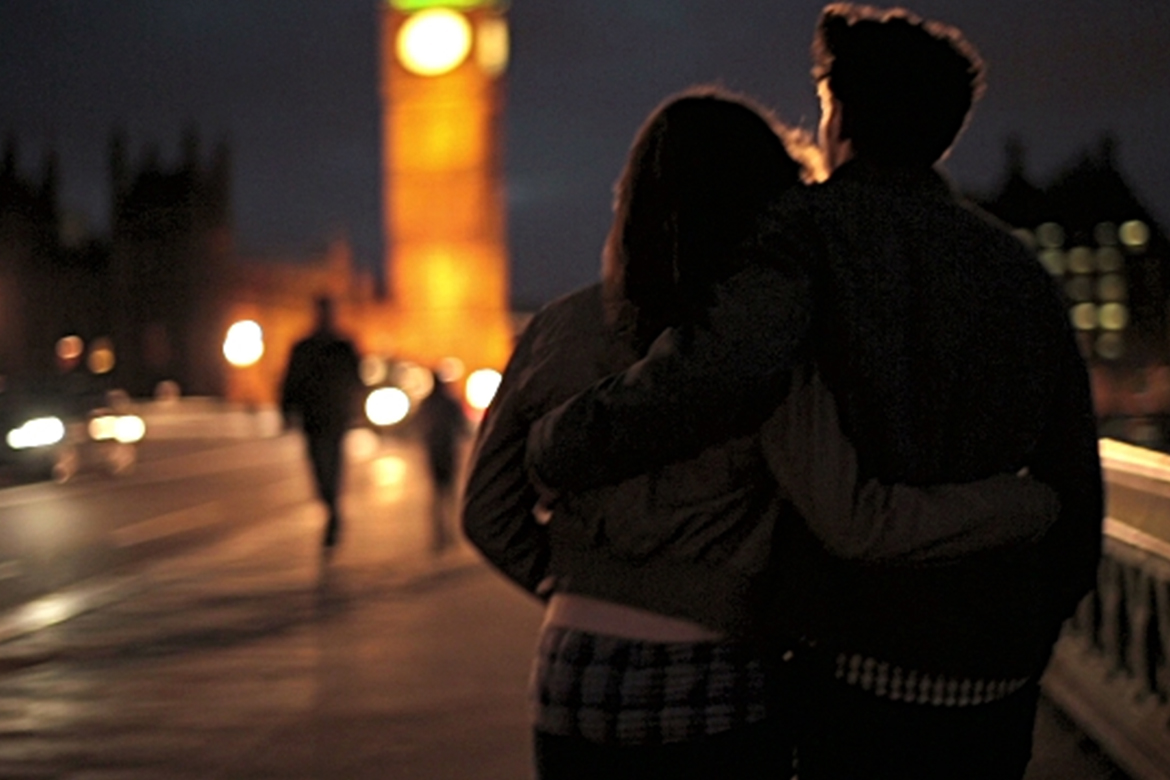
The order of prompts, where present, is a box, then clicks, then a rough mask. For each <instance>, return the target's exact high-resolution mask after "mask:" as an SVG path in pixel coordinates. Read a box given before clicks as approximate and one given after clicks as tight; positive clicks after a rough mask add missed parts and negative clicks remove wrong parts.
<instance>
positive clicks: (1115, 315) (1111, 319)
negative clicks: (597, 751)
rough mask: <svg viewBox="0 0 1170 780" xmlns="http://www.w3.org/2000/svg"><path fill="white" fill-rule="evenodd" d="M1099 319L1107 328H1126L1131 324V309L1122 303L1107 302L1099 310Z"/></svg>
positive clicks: (1102, 325) (1103, 326)
mask: <svg viewBox="0 0 1170 780" xmlns="http://www.w3.org/2000/svg"><path fill="white" fill-rule="evenodd" d="M1097 321H1098V322H1100V323H1101V327H1102V328H1103V329H1105V330H1125V326H1126V325H1128V324H1129V309H1127V308H1126V307H1125V305H1124V304H1121V303H1107V304H1105V305H1104V306H1102V307H1101V308H1100V309H1099V310H1098V311H1097Z"/></svg>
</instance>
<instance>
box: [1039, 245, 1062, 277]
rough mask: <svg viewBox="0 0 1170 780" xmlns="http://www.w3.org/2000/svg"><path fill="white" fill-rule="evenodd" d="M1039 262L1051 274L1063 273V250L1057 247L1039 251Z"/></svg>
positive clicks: (1058, 274)
mask: <svg viewBox="0 0 1170 780" xmlns="http://www.w3.org/2000/svg"><path fill="white" fill-rule="evenodd" d="M1040 262H1041V263H1043V264H1044V267H1045V268H1047V269H1048V273H1050V274H1052V275H1053V276H1060V275H1061V274H1063V273H1064V252H1062V251H1060V250H1059V249H1045V250H1043V251H1041V252H1040Z"/></svg>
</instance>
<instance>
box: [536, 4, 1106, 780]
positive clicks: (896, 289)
mask: <svg viewBox="0 0 1170 780" xmlns="http://www.w3.org/2000/svg"><path fill="white" fill-rule="evenodd" d="M814 57H815V67H814V71H813V73H814V76H815V78H816V79H817V82H818V90H819V92H820V96H821V101H822V122H821V143H822V148H823V150H824V152H825V154H826V157H827V158H828V161H829V162H830V165H831V167H832V168H833V171H832V174H831V176H830V177H829V179H828V181H827V182H825V183H824V184H821V185H815V186H812V187H810V188H808V189H806V190H805V191H802V192H796V193H792V194H790V195H786V196H785V198H784V199H783V200H782V201H780V202H778V203H776V204H774V207H773V208H771V209H770V210H769V211H768V213H767V214H765V215H764V216H763V218H762V219H761V222H760V229H759V237H758V239H757V240H756V241H755V242H753V244H752V245H751V246H749V247H746V248H745V250H744V257H742V258H740V259H741V260H745V261H747V263H748V267H747V268H746V270H744V271H743V272H741V273H739V274H738V275H736V276H734V277H732V278H731V279H730V280H729V281H728V283H726V284H725V285H724V286H723V288H722V289H721V291H720V292H719V294H718V296H717V298H716V301H715V303H714V305H713V306H712V307H711V309H710V310H709V311H708V312H706V316H705V317H704V318H702V319H700V320H696V321H695V322H693V323H691V324H690V325H688V326H686V327H681V328H678V329H675V330H673V331H670V332H668V333H666V334H664V335H663V337H661V338H660V339H659V340H658V341H657V342H656V343H655V344H654V346H653V347H652V348H651V350H650V352H649V354H648V356H647V358H646V359H644V360H643V361H641V362H640V363H638V364H635V365H634V366H633V367H632V368H630V369H629V370H627V371H626V372H624V373H623V374H620V375H617V376H615V377H612V378H610V379H607V380H604V381H603V382H602V383H600V384H598V385H595V386H594V387H593V388H591V389H590V390H587V391H585V392H584V393H582V394H581V395H579V396H577V397H576V398H574V399H572V400H570V401H569V402H567V403H566V404H565V405H563V406H561V407H560V408H559V409H557V410H555V411H553V412H551V413H550V414H549V415H548V416H546V417H545V418H543V419H542V420H541V421H539V422H538V423H537V424H536V425H535V426H534V427H533V429H532V432H531V436H530V439H529V464H530V465H531V467H532V469H533V474H534V476H535V478H536V479H537V480H538V481H539V482H541V483H543V484H544V485H545V486H547V487H548V488H549V489H550V490H552V491H556V490H561V491H569V492H572V491H577V490H581V489H584V488H587V487H590V486H592V485H596V484H603V483H606V482H613V481H617V480H618V479H620V478H623V477H627V476H630V475H632V474H636V473H640V472H642V471H645V470H649V469H651V468H654V467H655V466H658V465H660V464H664V463H669V462H672V461H674V460H678V459H681V458H684V457H688V456H691V455H693V454H694V453H696V452H698V451H699V450H700V449H702V448H703V447H704V446H707V445H709V444H711V443H713V442H715V441H719V440H721V439H723V438H726V437H729V436H731V435H733V434H736V433H739V432H746V431H749V430H751V429H753V428H754V427H755V426H757V425H758V424H759V423H760V422H761V421H762V420H763V419H764V418H766V417H767V416H768V415H769V414H770V412H771V410H772V409H773V408H774V407H775V405H776V404H777V403H778V401H779V400H781V399H782V398H783V397H784V396H785V394H786V393H787V388H788V384H789V377H790V374H791V369H792V368H793V367H794V366H796V365H798V364H803V363H805V362H807V361H809V360H811V361H812V362H814V363H815V366H816V368H817V370H818V371H819V372H820V374H821V376H822V377H823V378H824V380H825V383H826V384H827V385H828V387H829V389H830V390H831V391H832V393H833V396H834V398H835V400H836V402H837V405H838V407H839V409H840V415H841V421H842V427H843V428H844V430H845V432H846V433H847V435H848V436H849V437H850V439H851V440H852V441H853V443H854V444H855V446H856V447H857V450H858V458H859V479H870V478H875V479H878V480H879V481H881V482H883V483H887V484H895V483H902V484H910V485H935V484H943V483H955V482H968V481H972V480H975V479H979V478H982V477H986V476H990V475H993V474H997V473H1013V472H1016V471H1018V470H1020V469H1024V468H1026V469H1028V470H1029V471H1030V473H1031V474H1032V475H1033V476H1034V477H1035V478H1037V479H1039V480H1041V481H1043V482H1045V483H1047V484H1048V485H1050V486H1051V487H1052V488H1053V489H1054V490H1055V491H1056V492H1057V494H1058V496H1059V498H1060V501H1061V511H1060V516H1059V518H1058V519H1057V521H1056V522H1055V524H1054V525H1053V526H1052V528H1051V529H1050V530H1049V532H1048V533H1047V535H1046V536H1045V537H1044V538H1043V539H1042V540H1040V541H1039V542H1038V543H1035V544H1031V545H1026V546H1020V547H1019V548H1017V549H1008V550H1002V549H1001V550H994V551H992V550H986V551H981V552H978V553H973V554H971V555H968V556H965V557H962V558H960V559H957V560H954V561H949V562H946V563H940V564H938V565H934V566H930V567H912V566H904V567H898V566H893V565H886V566H882V565H873V564H871V565H865V564H862V563H860V562H858V561H851V560H845V559H843V558H839V557H835V556H833V555H832V554H830V553H829V552H828V551H827V549H826V547H825V546H824V544H822V543H821V542H820V540H818V539H816V538H815V537H814V536H813V535H812V533H811V532H810V531H809V530H808V528H807V527H805V525H804V524H803V523H800V522H793V523H790V524H787V525H786V526H784V527H785V528H787V529H788V531H789V532H788V533H785V534H778V537H779V538H778V541H777V545H776V553H775V559H774V560H775V568H776V570H777V572H778V576H779V578H780V580H781V583H780V586H778V588H777V591H778V593H777V600H776V604H775V605H774V607H773V610H774V611H773V614H774V621H773V622H774V624H775V625H776V626H777V627H779V628H781V629H782V630H783V631H784V632H785V633H786V634H787V635H788V636H792V637H803V638H804V639H805V640H807V641H806V644H805V645H804V646H803V647H802V650H801V652H799V653H798V655H797V664H798V666H799V674H798V675H796V677H798V678H799V680H800V682H801V684H802V691H801V695H800V696H798V697H795V698H794V700H795V701H796V703H797V705H798V711H797V715H796V716H797V722H798V724H799V725H800V727H801V729H802V730H801V734H800V738H799V743H798V753H799V761H800V776H801V780H823V779H824V778H833V779H834V780H836V779H837V778H895V777H896V778H903V779H904V778H980V780H988V779H989V778H1019V777H1020V776H1022V775H1023V772H1024V768H1025V766H1026V765H1027V762H1028V759H1029V756H1030V753H1031V743H1032V725H1033V719H1034V715H1035V710H1036V703H1037V696H1038V685H1037V683H1038V678H1039V676H1040V673H1041V672H1042V671H1043V669H1044V666H1045V665H1046V663H1047V660H1048V657H1049V655H1050V653H1051V648H1052V643H1053V642H1054V640H1055V639H1056V637H1057V635H1058V633H1059V630H1060V626H1061V624H1062V622H1063V620H1064V619H1065V618H1066V617H1068V616H1069V615H1070V614H1071V613H1072V612H1073V610H1074V609H1075V607H1076V604H1077V603H1078V602H1079V600H1080V599H1081V598H1082V597H1083V595H1084V594H1085V593H1087V592H1088V591H1089V590H1090V589H1091V588H1092V587H1093V584H1094V579H1095V574H1096V566H1097V563H1098V560H1099V556H1100V545H1101V518H1102V487H1101V471H1100V462H1099V459H1098V455H1097V441H1096V428H1095V420H1094V415H1093V409H1092V403H1091V398H1090V394H1089V384H1088V377H1087V372H1086V369H1085V366H1084V362H1083V360H1082V358H1081V356H1080V354H1079V353H1078V351H1077V347H1076V343H1075V340H1074V338H1073V334H1072V332H1071V330H1070V326H1069V323H1068V317H1067V314H1066V309H1065V304H1064V301H1063V300H1062V299H1061V297H1060V294H1059V291H1058V290H1057V289H1056V287H1055V285H1054V284H1053V282H1052V280H1051V278H1050V277H1049V276H1048V275H1047V273H1046V272H1045V271H1044V270H1043V268H1042V267H1041V266H1040V264H1039V263H1038V262H1037V260H1036V258H1035V257H1034V256H1033V255H1032V254H1031V252H1029V251H1028V250H1026V249H1025V248H1024V247H1023V245H1022V244H1020V243H1019V242H1018V241H1017V240H1016V239H1015V238H1014V237H1012V236H1011V235H1010V233H1009V232H1008V231H1007V230H1006V229H1005V228H1004V227H1003V226H1001V225H1000V224H998V223H996V222H994V220H992V219H991V218H990V217H989V216H987V215H985V214H983V213H982V212H980V211H978V210H977V209H976V208H974V207H973V206H972V205H970V204H968V203H966V202H964V201H963V200H962V199H960V198H959V197H958V196H957V195H956V193H955V192H954V190H953V188H952V187H951V185H950V183H949V182H948V181H946V180H945V179H944V178H943V176H942V175H941V174H940V173H939V172H938V171H937V170H936V169H935V167H934V166H935V164H936V163H937V162H938V161H939V160H941V159H942V158H943V157H944V156H945V154H946V153H947V151H948V150H949V148H950V147H951V145H952V144H953V143H954V141H955V139H956V137H957V136H958V134H959V132H960V131H961V130H962V128H963V126H964V124H965V122H966V121H967V119H968V115H969V112H970V109H971V107H972V105H973V102H974V100H975V99H976V98H977V97H978V95H979V93H980V91H981V89H982V79H983V74H982V64H981V62H980V59H979V56H978V54H977V53H976V52H975V51H974V49H973V48H972V47H971V46H970V45H969V44H968V43H967V42H966V41H965V40H964V39H963V38H962V36H961V35H960V34H959V32H958V31H957V30H954V29H953V28H949V27H946V26H945V25H941V24H937V23H933V22H924V21H922V20H921V19H918V18H917V17H915V16H913V15H912V14H910V13H908V12H905V11H901V10H882V9H873V8H868V7H864V6H852V5H848V4H835V5H831V6H828V7H826V9H825V11H824V12H823V14H822V16H821V19H820V22H819V24H818V27H817V33H816V39H815V42H814Z"/></svg>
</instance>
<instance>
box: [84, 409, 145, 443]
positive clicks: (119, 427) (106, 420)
mask: <svg viewBox="0 0 1170 780" xmlns="http://www.w3.org/2000/svg"><path fill="white" fill-rule="evenodd" d="M145 435H146V423H145V422H143V420H142V418H141V417H139V416H138V415H136V414H103V415H99V416H97V417H94V418H93V419H91V420H90V421H89V438H91V439H93V440H94V441H109V440H111V439H113V440H114V441H116V442H118V443H120V444H133V443H134V442H137V441H141V440H142V437H143V436H145Z"/></svg>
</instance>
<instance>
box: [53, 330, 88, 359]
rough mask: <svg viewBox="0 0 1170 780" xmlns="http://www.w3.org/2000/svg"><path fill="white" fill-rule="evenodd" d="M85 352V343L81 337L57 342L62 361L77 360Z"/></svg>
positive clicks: (72, 337) (66, 338)
mask: <svg viewBox="0 0 1170 780" xmlns="http://www.w3.org/2000/svg"><path fill="white" fill-rule="evenodd" d="M84 351H85V342H84V341H82V340H81V338H80V337H79V336H66V337H65V338H63V339H61V340H59V341H58V342H57V357H59V358H61V359H62V360H77V358H79V357H81V353H82V352H84Z"/></svg>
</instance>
